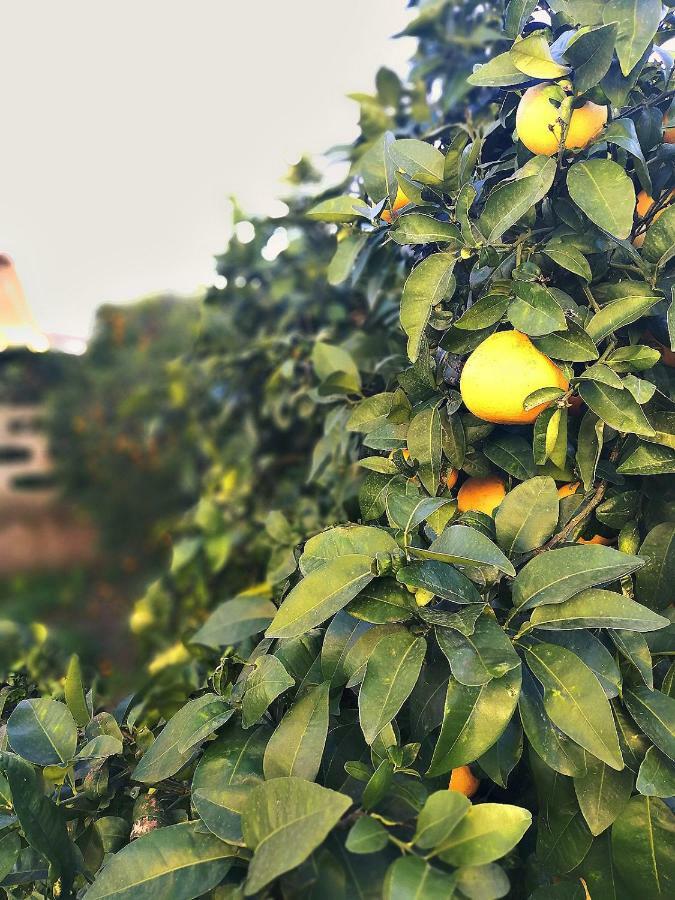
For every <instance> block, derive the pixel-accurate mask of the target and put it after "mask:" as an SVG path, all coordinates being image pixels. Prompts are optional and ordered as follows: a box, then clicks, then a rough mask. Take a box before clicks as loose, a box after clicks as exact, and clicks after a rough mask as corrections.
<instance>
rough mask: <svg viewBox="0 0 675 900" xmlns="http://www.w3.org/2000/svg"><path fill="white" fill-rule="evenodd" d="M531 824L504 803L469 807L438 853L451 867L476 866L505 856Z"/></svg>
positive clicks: (524, 814)
mask: <svg viewBox="0 0 675 900" xmlns="http://www.w3.org/2000/svg"><path fill="white" fill-rule="evenodd" d="M531 824H532V814H531V813H530V812H529V811H528V810H526V809H522V808H521V807H519V806H511V805H510V804H508V803H480V804H479V805H477V806H472V807H471V809H470V810H469V812H468V813H467V814H466V816H464V818H463V819H462V820H461V821H460V823H459V825H457V827H456V828H455V829H454V831H453V832H452V833H451V834H450V837H449V838H448V839H447V841H445V843H444V844H443V846H442V847H441V848H439V850H438V853H439V856H440V858H441V859H442V860H443V862H446V863H449V864H450V865H452V866H480V865H485V863H489V862H493V861H494V860H495V859H500V858H501V857H502V856H505V855H506V854H507V853H508V852H509V850H512V849H513V848H514V847H515V846H516V844H517V843H518V842H519V841H520V839H521V838H522V837H523V835H524V834H525V832H526V831H527V829H528V828H529V827H530V825H531Z"/></svg>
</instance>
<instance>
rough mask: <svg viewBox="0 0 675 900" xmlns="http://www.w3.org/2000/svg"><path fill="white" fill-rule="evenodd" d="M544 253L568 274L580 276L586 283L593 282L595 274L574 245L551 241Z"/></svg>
mask: <svg viewBox="0 0 675 900" xmlns="http://www.w3.org/2000/svg"><path fill="white" fill-rule="evenodd" d="M542 252H543V253H544V255H545V256H548V257H549V259H552V260H553V262H554V263H557V264H558V265H559V266H561V267H562V268H563V269H567V271H568V272H572V273H573V274H574V275H578V276H579V277H580V278H583V279H584V281H588V282H590V281H592V279H593V273H592V272H591V266H590V263H589V262H588V260H587V259H586V257H585V256H584V254H583V253H582V252H581V251H580V250H577V248H576V247H575V246H574V245H572V244H569V243H567V242H565V241H562V240H556V241H549V243H548V244H546V246H545V247H544V249H543V251H542Z"/></svg>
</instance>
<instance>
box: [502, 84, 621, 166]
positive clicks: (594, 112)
mask: <svg viewBox="0 0 675 900" xmlns="http://www.w3.org/2000/svg"><path fill="white" fill-rule="evenodd" d="M566 96H567V95H566V94H565V92H564V91H563V89H562V88H561V87H560V86H559V85H557V84H536V85H535V86H534V87H531V88H528V89H527V90H526V91H525V93H524V94H523V96H522V97H521V98H520V102H519V104H518V109H517V111H516V131H517V132H518V138H519V139H520V140H521V142H522V143H523V144H525V146H526V147H527V149H528V150H531V151H532V153H536V154H537V155H542V156H553V154H554V153H557V152H558V150H559V148H560V140H561V137H562V126H561V124H560V119H561V111H560V108H559V107H560V104H561V103H562V101H563V100H565V98H566ZM606 122H607V107H606V106H598V104H597V103H592V102H591V101H590V100H588V101H587V102H586V103H584V105H583V106H580V107H578V108H577V109H573V110H572V115H571V116H570V120H569V124H568V127H567V133H566V135H565V146H566V147H568V148H570V149H574V150H577V149H581V148H583V147H587V146H588V144H590V142H591V141H592V140H593V138H594V137H597V135H598V134H599V133H600V132H601V131H602V129H603V127H604V126H605V124H606Z"/></svg>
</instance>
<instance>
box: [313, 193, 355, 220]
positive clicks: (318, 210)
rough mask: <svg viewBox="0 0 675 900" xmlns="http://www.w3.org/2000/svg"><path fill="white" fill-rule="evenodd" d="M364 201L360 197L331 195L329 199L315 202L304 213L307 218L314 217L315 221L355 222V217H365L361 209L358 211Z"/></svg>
mask: <svg viewBox="0 0 675 900" xmlns="http://www.w3.org/2000/svg"><path fill="white" fill-rule="evenodd" d="M363 205H364V202H363V200H362V199H361V198H360V197H347V196H344V197H331V199H330V200H322V201H321V203H317V204H316V206H313V207H312V208H311V209H310V210H308V211H307V213H306V215H307V218H308V219H314V220H315V221H317V222H335V223H338V224H340V223H343V222H355V221H356V220H357V219H362V218H365V216H364V214H363V212H362V211H358V210H359V208H361V207H363Z"/></svg>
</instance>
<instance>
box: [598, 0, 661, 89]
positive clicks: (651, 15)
mask: <svg viewBox="0 0 675 900" xmlns="http://www.w3.org/2000/svg"><path fill="white" fill-rule="evenodd" d="M603 19H604V21H605V22H606V23H611V22H616V23H617V24H618V33H617V39H616V53H617V56H618V57H619V62H620V64H621V71H622V72H623V74H624V75H628V73H629V72H630V71H631V70H632V69H633V68H634V67H635V66H636V65H637V63H638V62H639V61H640V58H641V57H642V54H643V53H644V52H645V50H646V49H647V48H648V47H649V46H650V45H651V43H652V40H653V39H654V34H655V32H656V29H657V28H658V25H659V21H660V19H661V3H660V0H609V2H607V3H605V4H604V10H603Z"/></svg>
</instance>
